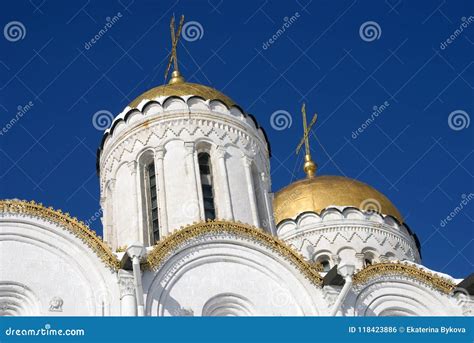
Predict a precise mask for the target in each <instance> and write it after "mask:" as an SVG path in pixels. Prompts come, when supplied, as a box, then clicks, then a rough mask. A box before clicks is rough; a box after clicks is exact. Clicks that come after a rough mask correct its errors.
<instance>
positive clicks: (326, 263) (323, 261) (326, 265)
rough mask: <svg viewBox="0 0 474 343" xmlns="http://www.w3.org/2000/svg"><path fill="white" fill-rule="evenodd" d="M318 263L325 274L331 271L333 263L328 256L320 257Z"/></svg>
mask: <svg viewBox="0 0 474 343" xmlns="http://www.w3.org/2000/svg"><path fill="white" fill-rule="evenodd" d="M316 263H319V264H320V265H321V266H322V268H323V272H328V271H330V270H331V262H330V259H329V257H328V256H326V255H322V256H319V257H318V258H317V259H316Z"/></svg>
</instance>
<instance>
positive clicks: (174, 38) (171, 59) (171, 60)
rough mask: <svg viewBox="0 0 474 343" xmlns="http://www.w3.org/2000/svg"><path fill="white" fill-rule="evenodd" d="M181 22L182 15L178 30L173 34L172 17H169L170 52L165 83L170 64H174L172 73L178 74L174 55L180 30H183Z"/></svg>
mask: <svg viewBox="0 0 474 343" xmlns="http://www.w3.org/2000/svg"><path fill="white" fill-rule="evenodd" d="M183 22H184V15H182V16H181V19H180V20H179V25H178V30H177V31H176V34H175V29H174V27H175V23H174V15H173V17H171V22H170V33H171V52H170V57H169V60H168V66H167V67H166V72H165V82H166V79H167V78H168V74H169V72H170V68H171V63H174V71H176V72H177V73H179V70H178V56H177V54H176V48H177V47H178V41H179V37H180V36H181V29H182V28H183Z"/></svg>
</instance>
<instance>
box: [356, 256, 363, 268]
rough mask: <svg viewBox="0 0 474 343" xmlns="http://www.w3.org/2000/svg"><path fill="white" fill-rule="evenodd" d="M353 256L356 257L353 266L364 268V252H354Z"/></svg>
mask: <svg viewBox="0 0 474 343" xmlns="http://www.w3.org/2000/svg"><path fill="white" fill-rule="evenodd" d="M355 258H356V263H355V267H356V269H363V268H364V264H365V263H364V259H365V254H363V253H357V254H355Z"/></svg>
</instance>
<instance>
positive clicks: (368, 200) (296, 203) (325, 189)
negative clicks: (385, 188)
mask: <svg viewBox="0 0 474 343" xmlns="http://www.w3.org/2000/svg"><path fill="white" fill-rule="evenodd" d="M331 206H350V207H355V208H358V209H361V210H365V211H375V212H378V213H382V214H384V215H390V216H392V217H395V218H396V219H397V220H398V221H399V222H400V223H403V218H402V216H401V215H400V212H398V210H397V209H396V207H395V206H394V205H393V204H392V203H391V202H390V200H388V199H387V197H385V196H384V195H383V194H382V193H380V192H379V191H377V190H375V189H374V188H372V187H370V186H369V185H366V184H365V183H362V182H360V181H357V180H353V179H349V178H346V177H342V176H315V177H312V178H307V179H303V180H299V181H296V182H294V183H292V184H290V185H289V186H287V187H285V188H283V189H282V190H280V191H278V192H277V193H275V198H274V200H273V208H274V215H275V222H276V223H277V224H278V223H279V222H280V221H282V220H284V219H289V218H291V219H295V218H296V217H297V216H298V215H299V214H301V213H303V212H306V211H311V212H316V213H318V214H320V213H321V211H322V210H324V209H325V208H328V207H331Z"/></svg>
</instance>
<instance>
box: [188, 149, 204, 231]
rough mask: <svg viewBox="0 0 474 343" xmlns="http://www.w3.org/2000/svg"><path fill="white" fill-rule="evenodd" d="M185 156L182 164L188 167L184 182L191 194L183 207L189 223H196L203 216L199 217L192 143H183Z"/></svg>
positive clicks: (194, 155)
mask: <svg viewBox="0 0 474 343" xmlns="http://www.w3.org/2000/svg"><path fill="white" fill-rule="evenodd" d="M184 148H185V155H184V163H185V164H186V166H187V167H188V170H189V174H190V175H189V177H188V179H187V180H186V181H187V182H188V183H190V189H191V190H192V191H191V194H189V199H188V203H187V204H185V205H184V206H185V207H186V214H187V216H189V219H190V222H191V223H192V222H195V221H196V222H197V221H201V220H204V215H202V216H201V206H200V203H201V201H200V199H199V190H198V187H199V186H200V185H198V183H197V180H198V178H197V177H198V176H199V175H198V174H196V173H197V172H196V154H195V146H194V142H184Z"/></svg>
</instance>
